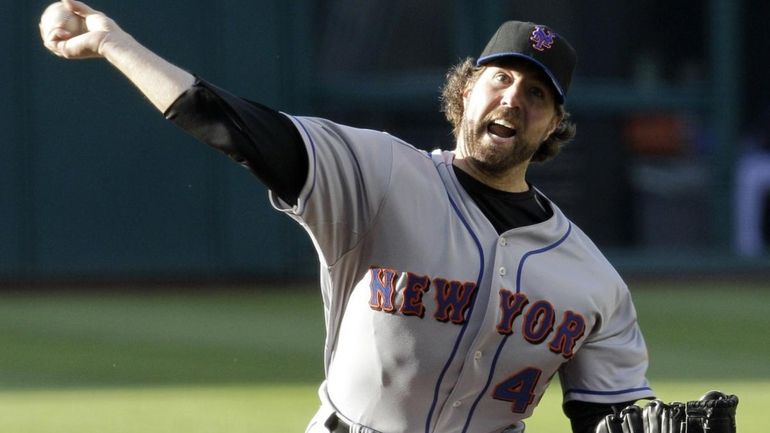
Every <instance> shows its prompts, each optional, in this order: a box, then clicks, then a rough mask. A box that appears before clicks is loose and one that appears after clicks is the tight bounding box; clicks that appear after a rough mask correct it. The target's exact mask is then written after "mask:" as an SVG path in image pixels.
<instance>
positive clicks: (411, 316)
mask: <svg viewBox="0 0 770 433" xmlns="http://www.w3.org/2000/svg"><path fill="white" fill-rule="evenodd" d="M63 3H64V5H65V7H66V8H67V9H68V10H70V11H72V12H74V13H75V14H76V15H77V16H79V17H81V18H84V19H85V23H86V30H85V32H84V33H74V32H71V31H67V30H65V29H64V27H63V26H61V25H57V24H55V23H54V24H45V25H44V24H41V28H40V30H41V35H42V38H43V40H44V43H45V46H46V47H47V48H48V49H49V50H50V51H51V52H53V53H54V54H56V55H59V56H61V57H65V58H87V57H100V58H104V59H106V60H107V61H108V62H109V63H111V64H112V65H114V66H115V67H116V68H118V69H119V70H120V71H121V72H122V73H124V74H125V75H126V76H127V78H128V79H129V80H130V81H132V82H133V83H134V84H135V85H136V86H137V87H138V88H139V89H140V91H141V92H142V93H143V94H144V95H146V96H147V98H148V99H149V100H150V102H151V103H152V104H154V106H155V107H157V109H158V110H160V111H161V112H162V113H164V115H165V116H166V117H167V118H168V119H169V120H170V121H172V122H174V123H175V124H176V125H178V126H180V127H181V128H183V129H184V130H186V131H187V132H189V133H190V134H192V135H193V136H195V137H197V138H199V139H200V140H201V141H203V142H205V143H208V144H209V145H211V146H213V147H215V148H217V149H219V150H221V151H223V152H224V153H226V154H227V155H229V156H230V157H231V158H233V159H235V160H236V161H237V162H239V163H241V164H243V165H244V166H246V167H247V168H248V169H249V170H251V171H253V172H254V173H255V174H256V175H257V176H258V177H259V179H260V180H261V181H262V182H264V183H265V185H267V187H268V188H269V189H270V194H269V196H270V201H271V203H272V205H273V206H274V207H275V208H276V209H278V210H279V211H281V212H284V213H285V214H286V215H288V216H289V217H291V218H293V219H295V220H296V221H297V222H298V223H299V224H301V225H302V227H304V229H305V230H306V231H307V233H308V234H309V236H310V237H311V239H312V240H313V243H314V245H315V247H316V249H317V253H318V258H319V262H320V268H321V294H322V298H323V303H324V313H325V323H326V343H325V380H324V382H323V383H322V384H321V386H320V388H319V397H320V409H319V410H318V412H317V414H316V415H315V417H314V418H313V419H312V420H311V421H310V423H309V425H308V428H307V431H308V432H312V433H318V432H372V433H376V432H382V433H417V432H424V433H431V432H440V433H466V432H472V433H493V432H494V433H499V432H507V433H512V432H522V431H524V422H523V420H524V419H526V418H527V417H529V416H530V415H531V414H532V412H533V410H534V409H535V407H536V406H537V404H538V402H539V401H540V399H541V398H542V396H543V393H544V392H545V390H546V389H547V388H548V385H549V384H550V383H551V381H552V380H553V378H554V376H555V375H556V374H557V373H558V374H559V378H560V381H561V386H562V392H563V395H564V412H565V413H566V415H567V416H568V417H569V418H570V420H571V423H572V429H573V431H574V432H576V433H577V432H581V433H587V432H593V431H594V428H595V426H596V424H597V422H598V421H599V420H601V419H602V418H604V417H605V416H606V415H608V414H610V413H612V412H613V407H618V408H622V407H625V406H627V405H629V404H631V403H633V402H634V401H636V400H638V399H644V398H652V397H653V392H652V390H651V388H650V386H649V384H648V381H647V380H646V378H645V372H646V369H647V363H648V360H647V350H646V347H645V343H644V340H643V337H642V334H641V332H640V329H639V326H638V324H637V318H636V312H635V309H634V305H633V303H632V300H631V296H630V294H629V291H628V289H627V287H626V285H625V284H624V282H623V280H622V279H621V277H620V276H619V275H618V274H617V272H616V271H615V270H614V269H613V267H612V266H611V265H610V263H609V262H608V261H607V260H606V259H605V258H604V256H603V255H602V254H601V253H600V252H599V250H598V249H597V248H596V246H595V245H594V244H593V243H592V242H591V240H590V239H589V238H588V237H587V236H586V235H585V234H584V233H583V232H582V231H581V230H580V229H579V228H578V227H577V226H576V225H575V224H574V223H572V222H571V221H570V220H569V219H568V218H567V217H566V216H565V215H564V214H563V213H562V211H561V210H559V208H558V207H557V205H556V204H554V203H553V202H552V201H551V200H549V199H548V198H547V197H546V195H545V193H543V192H541V191H539V190H538V189H537V188H536V187H535V186H533V185H531V184H530V183H529V182H527V177H526V173H527V169H528V167H529V165H530V164H531V163H532V162H542V161H546V160H548V159H550V158H552V157H554V156H556V154H557V153H558V151H559V148H560V147H561V146H562V145H563V144H564V143H566V142H567V141H569V140H570V139H571V138H572V137H573V136H574V132H575V128H574V125H573V124H572V123H571V122H570V121H569V116H568V113H567V112H566V111H565V104H566V101H567V94H568V93H567V92H568V89H569V85H570V81H571V78H572V73H573V70H574V67H575V64H576V54H575V51H574V49H573V48H572V47H571V46H570V44H569V43H568V42H567V40H566V39H564V38H563V37H562V36H560V35H559V34H557V33H556V32H555V31H553V30H552V29H550V28H548V27H546V26H543V25H536V24H533V23H528V22H517V21H509V22H505V23H503V24H502V25H501V26H500V28H499V29H498V31H497V32H496V33H495V35H494V36H493V37H492V38H491V39H490V41H489V43H488V45H487V46H486V48H485V49H484V51H483V52H482V53H481V55H480V56H479V57H478V58H477V59H476V60H475V61H472V60H470V59H468V60H466V61H464V62H462V63H461V64H459V65H457V66H456V67H454V68H453V69H452V70H451V71H450V74H449V75H448V80H447V84H446V86H445V88H444V92H443V97H442V101H443V105H444V107H443V108H444V111H445V112H446V114H447V118H448V119H449V120H450V122H452V125H453V128H454V132H455V138H456V147H455V149H454V150H453V151H433V152H425V151H422V150H418V148H415V147H413V146H412V145H410V144H409V143H406V142H404V141H402V140H400V139H398V138H396V137H393V136H391V135H389V134H387V133H383V132H377V131H372V130H365V129H357V128H351V127H348V126H344V125H340V124H337V123H334V122H332V121H329V120H325V119H319V118H311V117H300V116H293V115H288V114H284V113H280V112H277V111H275V110H273V109H270V108H268V107H265V106H263V105H260V104H258V103H254V102H251V101H249V100H246V99H243V98H240V97H237V96H234V95H233V94H231V93H229V92H227V91H225V90H223V89H220V88H218V87H216V86H214V85H213V84H211V83H209V82H207V81H205V80H204V79H202V78H200V77H197V76H194V75H192V74H190V73H188V72H187V71H185V70H183V69H181V68H178V67H176V66H174V65H171V64H169V63H168V62H166V61H165V60H163V59H161V58H160V57H158V56H157V55H155V54H153V53H152V52H151V51H149V50H148V49H147V48H145V47H143V46H142V45H140V44H139V43H138V42H137V41H135V40H134V39H133V38H132V37H131V36H130V35H129V34H128V33H126V32H125V31H123V30H122V29H121V28H120V27H119V26H118V25H116V24H115V22H114V21H113V20H111V19H109V18H108V17H107V16H105V15H104V14H103V13H101V12H97V11H95V10H93V9H91V8H90V7H89V6H87V5H85V4H83V3H80V2H77V1H74V0H64V1H63ZM42 22H44V20H41V23H42Z"/></svg>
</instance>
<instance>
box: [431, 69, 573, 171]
mask: <svg viewBox="0 0 770 433" xmlns="http://www.w3.org/2000/svg"><path fill="white" fill-rule="evenodd" d="M483 70H484V66H476V65H475V62H474V61H473V59H471V58H470V57H468V58H466V59H464V60H463V61H461V62H460V63H458V64H456V65H455V66H453V67H452V68H451V69H450V70H449V72H447V74H446V82H445V83H444V87H443V89H441V111H443V112H444V115H446V118H447V120H448V121H449V123H451V124H452V132H453V134H454V136H455V138H457V137H458V136H459V134H460V128H461V125H462V120H463V112H464V110H465V105H464V103H463V93H464V92H465V90H466V89H469V88H470V87H471V86H473V84H474V83H475V82H476V80H477V79H478V78H479V76H480V75H481V72H482V71H483ZM556 111H557V114H558V115H560V116H561V122H559V125H558V126H557V127H556V130H554V132H552V133H551V135H549V136H548V138H546V139H545V141H543V143H542V144H540V147H539V148H538V149H537V151H536V152H535V154H534V155H533V156H532V161H533V162H545V161H548V160H550V159H552V158H554V157H555V156H556V155H558V154H559V152H560V151H561V148H562V147H563V146H564V145H565V144H567V143H569V142H570V141H571V140H572V139H573V138H575V132H576V127H575V124H574V123H573V122H572V121H571V120H570V114H569V113H568V112H567V111H566V110H565V109H564V105H563V104H556Z"/></svg>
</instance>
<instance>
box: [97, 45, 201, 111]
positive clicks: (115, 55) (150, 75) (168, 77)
mask: <svg viewBox="0 0 770 433" xmlns="http://www.w3.org/2000/svg"><path fill="white" fill-rule="evenodd" d="M99 51H100V54H102V55H103V56H104V58H105V59H106V60H107V61H108V62H110V63H111V64H112V65H113V66H115V67H116V68H117V69H118V70H119V71H120V72H122V73H123V75H125V76H126V77H127V78H128V79H129V80H130V81H131V82H132V83H134V85H135V86H136V87H137V88H138V89H139V91H140V92H142V93H143V94H144V95H145V96H146V97H147V99H149V100H150V102H151V103H152V105H154V106H155V108H157V109H158V110H160V111H161V112H165V111H166V109H167V108H168V107H169V106H170V105H171V104H172V103H173V102H174V101H175V100H176V99H177V98H178V97H179V95H181V94H182V93H184V91H185V90H187V89H189V88H190V87H191V86H192V85H193V83H194V82H195V78H194V77H193V76H192V74H190V73H189V72H187V71H185V70H183V69H181V68H179V67H177V66H175V65H173V64H171V63H170V62H168V61H166V60H165V59H163V58H162V57H160V56H158V55H157V54H155V53H154V52H152V51H150V50H149V49H147V48H146V47H144V46H143V45H142V44H140V43H139V42H137V41H136V40H135V39H134V38H133V37H131V36H130V35H128V34H127V33H120V34H110V35H109V36H108V37H107V38H105V40H104V42H103V44H102V46H101V47H100V49H99Z"/></svg>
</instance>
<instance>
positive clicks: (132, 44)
mask: <svg viewBox="0 0 770 433" xmlns="http://www.w3.org/2000/svg"><path fill="white" fill-rule="evenodd" d="M69 13H72V14H74V15H75V17H71V16H69V17H68V15H69ZM68 18H69V20H70V21H71V20H83V21H82V26H80V28H81V29H80V30H74V28H77V27H78V26H74V28H73V27H69V28H71V29H73V31H68V30H66V28H68V26H69V24H68ZM40 36H41V37H42V39H43V44H44V45H45V47H46V48H48V50H49V51H51V52H52V53H53V54H55V55H57V56H59V57H63V58H65V59H87V58H104V59H106V60H107V61H108V62H110V63H111V64H112V65H113V66H115V67H116V68H117V69H118V70H119V71H120V72H122V73H123V74H124V75H125V76H126V77H127V78H128V79H129V80H130V81H131V82H132V83H134V85H136V87H137V88H139V90H140V91H141V92H142V93H143V94H144V95H145V96H146V97H147V99H149V100H150V102H151V103H152V104H153V105H154V106H155V107H156V108H157V109H158V110H160V111H161V112H165V111H166V109H167V108H168V107H169V106H170V105H171V104H172V103H173V102H174V101H175V100H176V99H177V98H178V97H179V96H180V95H181V94H182V93H184V92H185V91H186V90H187V89H189V88H190V87H191V86H192V85H193V83H194V82H195V78H194V77H193V76H192V75H191V74H190V73H188V72H187V71H185V70H183V69H181V68H179V67H177V66H175V65H173V64H171V63H169V62H168V61H166V60H165V59H163V58H161V57H160V56H158V55H157V54H155V53H153V52H152V51H150V50H149V49H147V48H146V47H144V46H143V45H141V44H140V43H139V42H137V41H136V40H135V39H134V38H133V37H132V36H131V35H129V34H128V33H126V32H125V31H123V29H121V28H120V27H119V26H118V25H117V24H116V23H115V21H113V20H112V19H110V18H109V17H107V16H106V15H105V14H103V13H102V12H99V11H96V10H94V9H92V8H91V7H89V6H88V5H86V4H85V3H82V2H79V1H74V0H62V1H61V2H56V3H54V4H51V5H50V6H49V7H48V8H46V10H45V11H44V12H43V15H42V16H41V17H40Z"/></svg>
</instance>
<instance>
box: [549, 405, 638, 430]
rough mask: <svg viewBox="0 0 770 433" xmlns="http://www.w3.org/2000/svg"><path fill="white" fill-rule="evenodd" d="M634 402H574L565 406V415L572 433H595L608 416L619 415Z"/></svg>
mask: <svg viewBox="0 0 770 433" xmlns="http://www.w3.org/2000/svg"><path fill="white" fill-rule="evenodd" d="M633 403H634V401H627V402H623V403H613V404H607V403H588V402H585V401H577V400H572V401H568V402H567V403H565V404H564V413H565V414H566V415H567V417H568V418H569V421H570V424H571V425H572V433H594V432H595V431H596V425H597V424H598V423H599V421H601V420H602V419H603V418H604V417H606V416H607V415H610V414H613V413H618V412H620V411H621V410H622V409H623V408H624V407H626V406H628V405H631V404H633Z"/></svg>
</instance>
